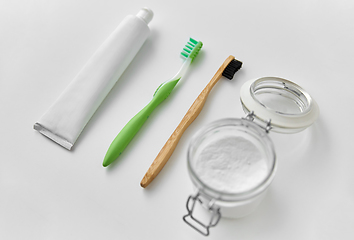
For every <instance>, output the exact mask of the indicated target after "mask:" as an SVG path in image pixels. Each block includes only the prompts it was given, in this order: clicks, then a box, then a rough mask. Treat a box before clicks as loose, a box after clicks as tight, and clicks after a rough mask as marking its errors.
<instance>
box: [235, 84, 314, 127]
mask: <svg viewBox="0 0 354 240" xmlns="http://www.w3.org/2000/svg"><path fill="white" fill-rule="evenodd" d="M240 97H241V103H242V107H243V109H244V111H245V112H246V113H249V112H253V116H254V117H255V121H256V122H257V121H258V122H269V121H270V122H271V127H272V130H274V131H276V132H282V133H294V132H299V131H302V130H304V129H305V128H307V127H309V126H310V125H311V124H312V123H314V121H315V120H316V119H317V117H318V114H319V108H318V105H317V103H316V102H315V101H314V99H313V98H312V97H311V96H310V95H309V94H308V93H307V92H306V91H305V90H304V89H303V88H301V87H300V86H299V85H297V84H295V83H293V82H291V81H289V80H286V79H283V78H278V77H262V78H259V79H256V80H250V81H247V82H246V83H244V84H243V86H242V87H241V93H240Z"/></svg>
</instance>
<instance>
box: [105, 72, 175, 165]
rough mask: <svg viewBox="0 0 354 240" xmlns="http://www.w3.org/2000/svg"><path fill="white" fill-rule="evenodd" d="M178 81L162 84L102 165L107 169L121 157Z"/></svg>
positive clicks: (112, 145) (110, 149)
mask: <svg viewBox="0 0 354 240" xmlns="http://www.w3.org/2000/svg"><path fill="white" fill-rule="evenodd" d="M178 81H179V79H177V80H173V81H169V82H167V83H166V84H161V85H160V86H159V87H158V88H157V90H156V92H155V94H154V97H153V99H152V100H151V101H150V102H149V104H148V105H146V106H145V107H144V108H143V109H142V110H141V111H140V112H139V113H137V114H136V115H135V116H134V117H133V118H132V119H130V121H129V122H128V123H127V124H126V125H125V126H124V128H123V129H122V130H121V131H120V132H119V134H118V135H117V137H116V138H115V139H114V140H113V142H112V143H111V145H110V147H109V148H108V151H107V153H106V156H105V158H104V160H103V164H102V165H103V166H104V167H107V166H108V165H109V164H111V163H112V162H113V161H115V160H116V159H117V158H118V157H119V155H120V154H121V153H122V152H123V151H124V149H125V148H126V147H127V146H128V144H129V143H130V141H131V140H132V139H133V138H134V136H135V135H136V134H137V133H138V131H139V130H140V128H141V127H142V126H143V125H144V123H145V121H146V120H147V119H148V118H149V116H150V114H151V113H152V112H153V111H154V109H155V108H156V107H157V106H158V105H159V104H160V103H161V102H162V101H163V100H165V99H166V98H167V97H168V96H169V95H170V93H171V92H172V90H173V88H174V87H175V86H176V84H177V83H178Z"/></svg>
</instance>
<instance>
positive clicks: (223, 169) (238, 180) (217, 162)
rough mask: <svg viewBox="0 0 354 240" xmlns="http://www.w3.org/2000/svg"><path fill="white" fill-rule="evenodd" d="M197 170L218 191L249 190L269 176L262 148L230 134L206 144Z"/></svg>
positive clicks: (202, 178) (198, 160)
mask: <svg viewBox="0 0 354 240" xmlns="http://www.w3.org/2000/svg"><path fill="white" fill-rule="evenodd" d="M196 172H197V174H198V176H199V177H200V179H201V180H202V181H203V182H204V183H205V184H206V185H208V186H210V187H212V188H214V189H217V190H219V191H223V192H228V193H235V192H243V191H247V190H249V189H251V188H253V187H255V186H256V185H258V184H259V183H260V182H262V181H263V180H264V179H265V177H266V176H267V172H268V166H267V163H266V161H265V160H264V158H263V157H262V154H261V152H260V151H259V149H258V148H257V147H256V146H255V145H254V144H253V143H252V142H250V141H248V140H247V139H245V138H243V137H227V138H224V139H220V140H216V141H214V142H212V143H210V144H209V145H207V146H206V147H205V148H204V149H203V150H202V151H201V153H200V155H199V156H198V159H197V163H196Z"/></svg>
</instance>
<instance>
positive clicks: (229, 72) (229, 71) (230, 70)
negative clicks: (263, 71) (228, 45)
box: [222, 59, 242, 80]
mask: <svg viewBox="0 0 354 240" xmlns="http://www.w3.org/2000/svg"><path fill="white" fill-rule="evenodd" d="M241 67H242V62H240V61H238V60H236V59H233V60H231V62H230V63H229V64H228V65H227V66H226V68H225V69H224V71H223V72H222V75H223V76H224V77H226V78H227V79H229V80H231V79H232V78H233V77H234V75H235V73H236V72H237V71H238V70H240V68H241Z"/></svg>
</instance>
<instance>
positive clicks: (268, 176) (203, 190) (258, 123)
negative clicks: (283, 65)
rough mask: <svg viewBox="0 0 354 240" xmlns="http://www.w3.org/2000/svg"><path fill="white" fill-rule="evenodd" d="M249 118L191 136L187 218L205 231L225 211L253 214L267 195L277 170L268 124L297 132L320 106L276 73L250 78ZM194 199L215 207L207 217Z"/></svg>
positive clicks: (245, 99)
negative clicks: (196, 211)
mask: <svg viewBox="0 0 354 240" xmlns="http://www.w3.org/2000/svg"><path fill="white" fill-rule="evenodd" d="M240 98H241V103H242V107H243V109H244V111H245V113H246V114H247V115H246V117H245V118H241V119H239V118H229V119H221V120H218V121H215V122H213V123H211V124H209V125H207V126H205V127H204V128H202V129H201V130H200V131H199V132H197V133H196V135H195V136H194V137H193V139H192V141H191V143H190V145H189V148H188V153H187V162H188V172H189V175H190V178H191V180H192V183H193V185H194V188H195V190H196V193H195V194H194V195H191V196H190V197H189V198H188V200H187V210H188V214H187V215H185V216H184V217H183V220H184V221H185V222H186V223H188V224H189V225H190V226H192V227H193V228H194V229H196V230H197V231H199V232H200V233H202V234H203V235H205V236H207V235H209V228H210V227H214V226H216V225H217V223H218V222H219V220H220V218H221V216H223V217H229V218H240V217H244V216H246V215H248V214H250V213H251V212H252V211H254V210H255V208H256V207H257V206H258V205H259V203H260V202H261V201H262V199H263V198H264V196H265V194H266V192H267V189H268V187H269V185H270V183H271V182H272V180H273V178H274V175H275V170H276V156H275V151H274V147H273V143H272V141H271V139H270V138H269V136H268V132H269V131H270V130H272V131H275V132H280V133H296V132H299V131H302V130H304V129H306V128H307V127H309V126H310V125H311V124H312V123H314V121H315V120H316V119H317V117H318V114H319V108H318V105H317V104H316V102H315V101H314V100H313V99H312V98H311V96H310V95H309V94H308V93H307V92H306V91H305V90H304V89H302V88H301V87H300V86H298V85H297V84H295V83H293V82H291V81H288V80H285V79H282V78H277V77H263V78H259V79H257V80H251V81H248V82H246V83H245V84H244V85H243V86H242V87H241V93H240ZM196 204H201V205H202V206H203V207H204V208H205V209H207V210H208V211H209V212H210V213H211V217H210V221H209V222H208V223H203V222H202V221H201V220H198V219H197V218H196V217H195V216H194V215H193V213H194V209H195V206H196Z"/></svg>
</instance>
